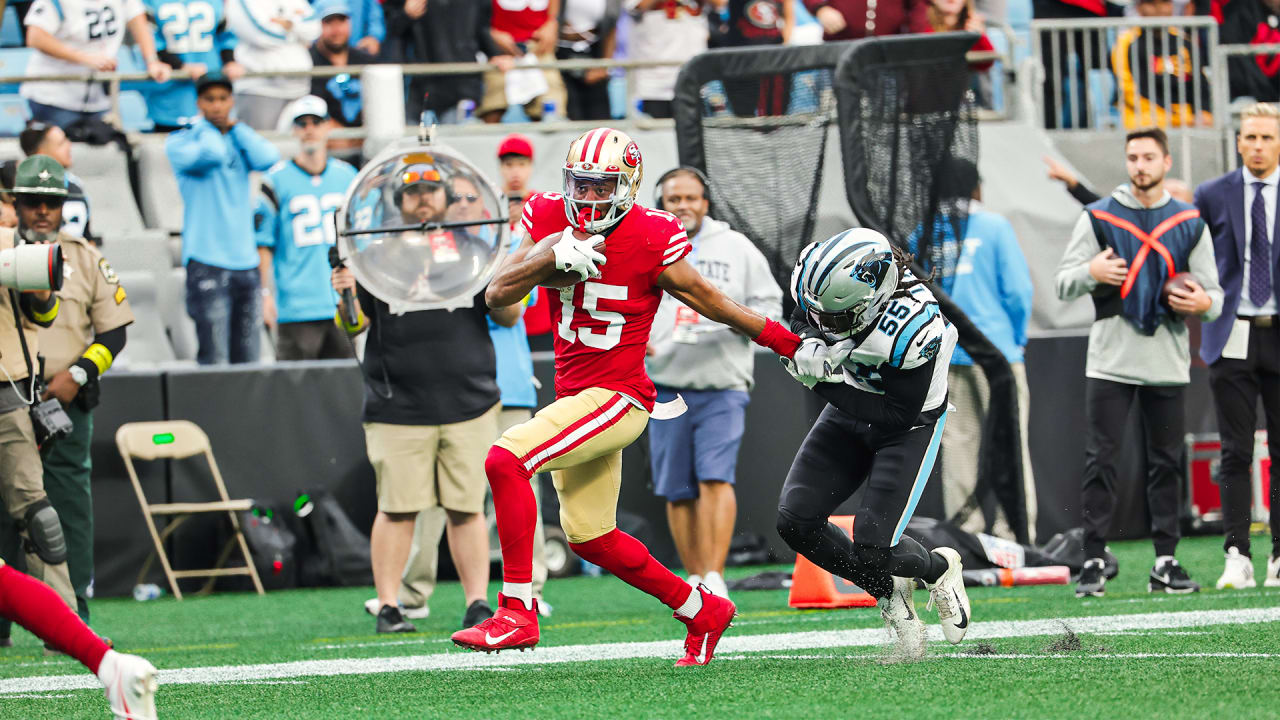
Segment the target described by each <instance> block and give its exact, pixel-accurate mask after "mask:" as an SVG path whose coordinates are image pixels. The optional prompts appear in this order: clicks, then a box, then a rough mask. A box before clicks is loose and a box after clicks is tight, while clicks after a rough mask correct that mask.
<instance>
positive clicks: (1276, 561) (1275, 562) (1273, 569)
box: [1262, 555, 1280, 587]
mask: <svg viewBox="0 0 1280 720" xmlns="http://www.w3.org/2000/svg"><path fill="white" fill-rule="evenodd" d="M1262 586H1263V587H1280V555H1272V556H1271V557H1270V558H1268V559H1267V580H1266V582H1264V583H1262Z"/></svg>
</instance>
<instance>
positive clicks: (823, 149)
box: [675, 43, 850, 288]
mask: <svg viewBox="0 0 1280 720" xmlns="http://www.w3.org/2000/svg"><path fill="white" fill-rule="evenodd" d="M849 45H850V43H828V44H826V45H819V46H810V47H748V48H726V49H722V50H714V51H711V52H708V53H704V54H702V55H699V56H698V57H696V58H694V59H693V60H691V61H690V62H689V63H687V64H686V65H685V67H684V68H683V69H682V70H681V72H680V79H679V80H678V81H677V83H676V97H675V118H676V137H677V143H678V145H679V149H680V163H681V164H682V165H692V166H694V167H697V168H699V169H701V170H703V171H704V172H706V173H707V176H708V177H709V178H710V179H711V204H712V214H713V215H714V216H715V217H717V218H719V219H721V220H724V221H726V222H728V223H729V225H730V226H731V227H732V228H733V229H735V230H738V231H739V232H741V233H743V234H744V235H746V236H747V237H749V238H751V240H752V242H754V243H755V244H756V247H758V248H760V250H761V251H762V252H763V253H764V256H765V258H766V259H767V260H768V261H769V267H770V268H772V270H773V273H774V277H775V278H776V279H777V281H778V284H779V286H781V287H784V288H785V287H786V286H787V284H788V283H789V282H790V277H791V268H792V266H793V265H794V264H795V261H796V258H797V257H798V256H799V254H800V250H801V249H802V248H803V247H804V246H805V245H807V244H808V243H809V242H811V241H812V240H813V239H814V238H813V228H814V224H815V221H816V218H817V212H816V209H817V204H818V195H819V193H820V192H821V189H822V186H821V181H822V170H823V165H824V162H825V159H826V156H827V151H828V142H827V138H828V135H829V134H830V132H829V131H830V128H831V127H832V126H833V125H835V123H836V119H837V118H836V100H835V94H834V92H833V89H832V78H833V73H834V70H835V66H836V63H837V62H838V60H839V57H840V53H841V52H843V51H844V50H846V49H847V48H848V47H849Z"/></svg>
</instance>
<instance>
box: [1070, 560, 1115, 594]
mask: <svg viewBox="0 0 1280 720" xmlns="http://www.w3.org/2000/svg"><path fill="white" fill-rule="evenodd" d="M1103 567H1104V562H1103V560H1102V558H1092V559H1090V560H1085V561H1084V569H1082V570H1081V571H1080V578H1079V579H1077V580H1076V597H1078V598H1082V597H1086V596H1093V597H1102V596H1103V595H1104V594H1106V591H1107V590H1106V588H1107V577H1106V575H1105V574H1103Z"/></svg>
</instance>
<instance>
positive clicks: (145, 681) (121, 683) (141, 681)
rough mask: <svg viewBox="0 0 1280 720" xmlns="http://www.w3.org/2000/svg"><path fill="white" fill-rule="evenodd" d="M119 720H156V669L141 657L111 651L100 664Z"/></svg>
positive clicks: (101, 672) (113, 709)
mask: <svg viewBox="0 0 1280 720" xmlns="http://www.w3.org/2000/svg"><path fill="white" fill-rule="evenodd" d="M98 679H99V680H101V681H102V684H103V685H104V686H105V687H106V696H107V702H108V703H110V704H111V713H112V715H114V716H115V718H116V720H156V669H155V667H154V666H153V665H152V664H151V663H149V662H147V661H146V660H143V659H142V658H140V657H138V656H137V655H126V654H124V653H118V652H116V651H115V650H108V651H107V654H106V655H103V656H102V664H101V665H99V666H98Z"/></svg>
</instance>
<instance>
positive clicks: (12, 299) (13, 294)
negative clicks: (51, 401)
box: [9, 290, 40, 405]
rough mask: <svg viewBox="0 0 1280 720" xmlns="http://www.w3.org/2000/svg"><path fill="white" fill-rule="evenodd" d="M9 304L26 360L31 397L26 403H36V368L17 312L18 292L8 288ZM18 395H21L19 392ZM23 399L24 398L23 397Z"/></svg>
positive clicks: (38, 400)
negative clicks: (11, 307)
mask: <svg viewBox="0 0 1280 720" xmlns="http://www.w3.org/2000/svg"><path fill="white" fill-rule="evenodd" d="M9 304H10V305H12V306H13V326H14V328H16V329H17V331H18V341H19V342H20V343H21V344H22V357H23V359H25V360H26V362H27V377H28V378H30V385H29V387H30V388H31V399H30V400H27V404H28V405H37V404H39V402H40V398H39V397H37V395H36V383H37V378H36V368H35V364H34V363H32V362H31V350H30V349H29V348H28V347H27V334H26V333H25V332H24V331H23V329H22V316H21V315H19V314H18V293H17V291H16V290H9ZM18 397H22V395H21V393H19V395H18ZM23 399H24V400H25V398H23Z"/></svg>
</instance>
